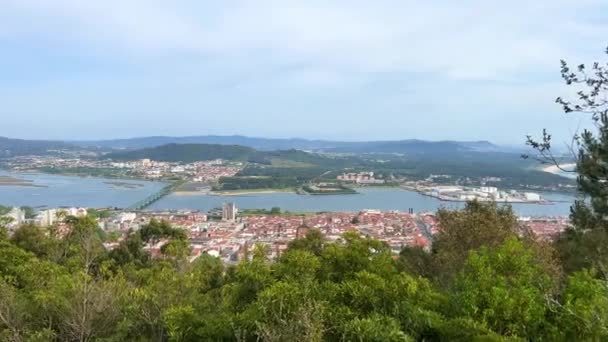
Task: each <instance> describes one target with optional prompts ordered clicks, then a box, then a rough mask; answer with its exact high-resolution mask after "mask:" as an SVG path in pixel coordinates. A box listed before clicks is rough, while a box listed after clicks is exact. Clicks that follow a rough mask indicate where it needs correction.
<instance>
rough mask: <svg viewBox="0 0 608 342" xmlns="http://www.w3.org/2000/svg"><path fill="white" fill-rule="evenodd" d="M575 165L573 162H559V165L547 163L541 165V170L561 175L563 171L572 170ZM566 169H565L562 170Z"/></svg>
mask: <svg viewBox="0 0 608 342" xmlns="http://www.w3.org/2000/svg"><path fill="white" fill-rule="evenodd" d="M575 167H576V164H575V163H568V164H561V165H559V166H558V165H549V166H545V167H543V168H542V169H541V170H542V171H544V172H547V173H552V174H555V175H563V173H564V172H570V171H572V172H574V168H575ZM564 170H566V171H564Z"/></svg>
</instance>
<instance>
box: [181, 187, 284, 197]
mask: <svg viewBox="0 0 608 342" xmlns="http://www.w3.org/2000/svg"><path fill="white" fill-rule="evenodd" d="M189 192H195V193H198V194H208V195H211V196H242V195H261V194H276V193H296V191H295V190H294V189H243V190H223V191H209V192H208V193H202V192H200V191H189Z"/></svg>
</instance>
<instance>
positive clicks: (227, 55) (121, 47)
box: [0, 0, 608, 144]
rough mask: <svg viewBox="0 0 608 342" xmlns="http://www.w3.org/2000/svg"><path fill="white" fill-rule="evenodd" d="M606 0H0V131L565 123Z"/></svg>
mask: <svg viewBox="0 0 608 342" xmlns="http://www.w3.org/2000/svg"><path fill="white" fill-rule="evenodd" d="M607 44H608V1H606V0H535V1H530V0H511V1H487V0H463V1H452V0H425V1H422V0H418V1H409V0H395V1H391V0H374V1H370V0H365V1H363V0H344V1H331V0H306V1H304V0H300V1H291V0H275V1H272V0H268V1H267V0H250V1H237V0H221V1H220V0H218V1H200V0H171V1H168V0H164V1H160V0H103V1H102V0H90V1H84V0H0V116H1V117H2V124H1V125H0V135H2V136H10V137H20V138H53V139H55V138H59V139H86V138H91V139H98V138H116V137H132V136H143V135H204V134H243V135H251V136H266V137H305V138H326V139H344V140H368V139H409V138H420V139H432V140H439V139H459V140H480V139H486V140H491V141H494V142H497V143H503V144H519V143H521V142H522V141H523V140H524V136H525V135H526V134H528V133H537V132H539V131H540V130H541V129H542V128H543V127H547V128H549V129H551V130H552V131H553V132H554V133H555V134H556V135H557V136H558V137H560V138H561V137H563V138H565V137H566V136H567V135H568V134H569V133H571V132H573V131H574V130H575V129H576V127H578V126H579V125H584V123H585V122H586V121H587V120H586V118H584V117H580V116H578V117H577V116H571V117H566V116H565V115H564V114H562V113H561V111H560V109H559V107H558V106H557V105H555V104H554V99H555V97H556V96H559V95H567V94H568V93H569V90H568V88H567V87H566V86H564V85H563V84H562V82H561V80H560V78H559V60H560V59H561V58H564V59H567V60H570V61H572V62H573V63H582V62H587V63H588V62H592V61H595V60H605V59H607V58H605V56H604V55H603V51H604V48H605V46H606V45H607Z"/></svg>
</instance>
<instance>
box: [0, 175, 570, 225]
mask: <svg viewBox="0 0 608 342" xmlns="http://www.w3.org/2000/svg"><path fill="white" fill-rule="evenodd" d="M0 176H8V177H13V178H17V179H25V180H30V181H32V184H33V185H36V186H12V185H0V204H1V205H9V206H21V205H28V206H32V207H45V206H46V207H61V206H79V207H120V208H122V207H128V206H130V205H132V204H134V203H135V202H137V201H139V200H141V199H143V198H145V197H147V196H149V195H151V194H153V193H155V192H157V191H159V190H160V189H161V188H162V187H163V186H164V185H165V183H162V182H148V181H137V180H108V179H102V178H94V177H72V176H60V175H48V174H41V173H10V172H6V171H1V170H0ZM123 182H124V183H127V184H122V183H123ZM358 190H359V192H360V194H356V195H323V196H310V195H297V194H295V193H283V192H278V193H260V194H250V195H238V196H213V195H203V194H195V195H183V194H171V195H168V196H166V197H164V198H162V199H161V200H159V201H157V202H155V203H154V204H153V205H152V206H151V207H149V209H151V210H156V209H158V210H161V209H195V210H203V211H207V210H209V209H212V208H214V207H219V206H221V205H222V203H224V202H235V203H236V205H237V206H238V207H240V208H265V209H269V208H271V207H281V208H282V209H283V210H290V211H306V212H317V211H359V210H362V209H379V210H401V211H407V210H408V209H409V208H413V209H414V211H415V212H420V211H435V210H437V209H438V208H440V207H449V208H457V207H462V205H463V203H458V202H442V201H439V200H438V199H435V198H431V197H427V196H423V195H421V194H419V193H416V192H412V191H406V190H402V189H398V188H363V189H358ZM544 197H545V198H547V199H549V200H553V201H560V202H556V203H554V204H553V205H539V204H513V209H514V210H515V212H516V213H517V214H519V215H522V216H556V215H568V214H569V208H570V205H571V202H572V200H573V198H572V197H570V196H567V195H561V194H544ZM561 201H564V202H561Z"/></svg>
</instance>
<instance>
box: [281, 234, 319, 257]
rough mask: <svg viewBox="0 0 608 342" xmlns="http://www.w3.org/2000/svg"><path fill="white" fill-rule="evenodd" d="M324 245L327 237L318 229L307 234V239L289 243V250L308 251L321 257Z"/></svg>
mask: <svg viewBox="0 0 608 342" xmlns="http://www.w3.org/2000/svg"><path fill="white" fill-rule="evenodd" d="M324 244H325V237H324V236H323V233H321V231H320V230H318V229H311V230H309V231H308V232H307V233H306V236H305V237H303V238H300V239H295V240H292V241H291V242H289V249H301V250H306V251H309V252H311V253H313V254H314V255H317V256H319V255H321V253H322V252H323V245H324Z"/></svg>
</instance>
